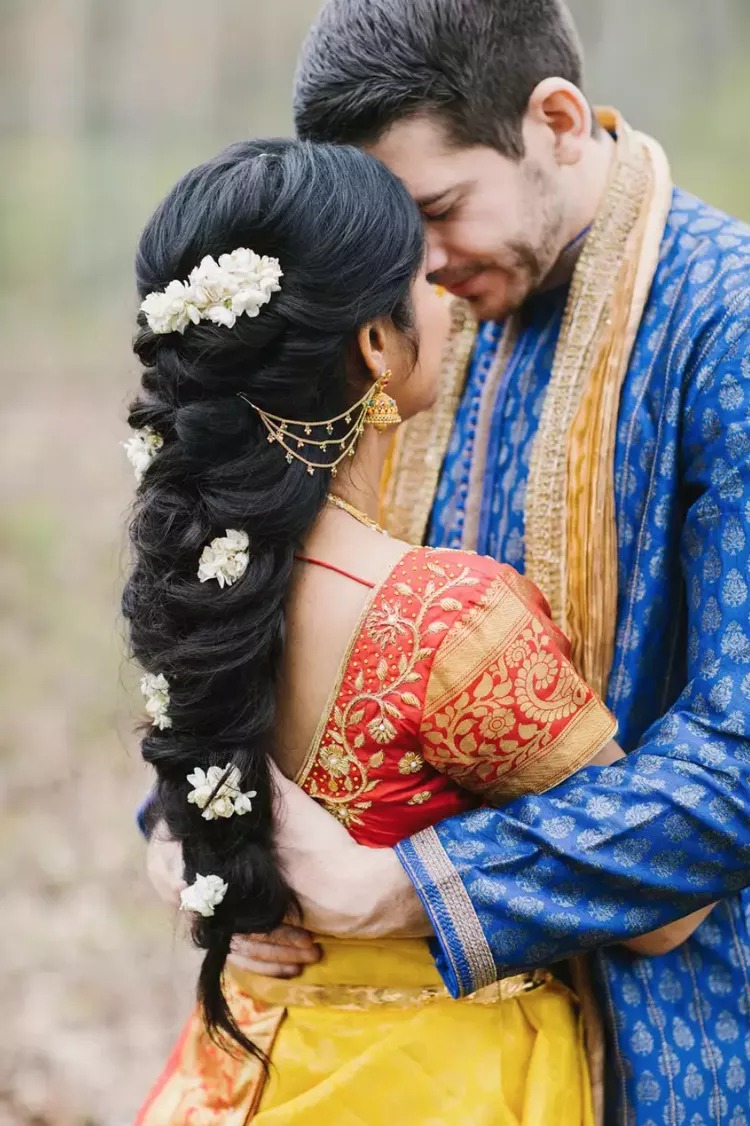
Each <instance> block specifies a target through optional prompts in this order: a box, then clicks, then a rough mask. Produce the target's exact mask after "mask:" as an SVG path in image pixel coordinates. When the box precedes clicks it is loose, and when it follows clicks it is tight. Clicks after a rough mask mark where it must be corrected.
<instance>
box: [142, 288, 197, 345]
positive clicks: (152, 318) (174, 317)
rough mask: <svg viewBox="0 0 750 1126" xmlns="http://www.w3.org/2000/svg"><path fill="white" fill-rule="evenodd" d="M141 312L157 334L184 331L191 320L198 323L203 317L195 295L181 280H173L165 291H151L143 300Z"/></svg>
mask: <svg viewBox="0 0 750 1126" xmlns="http://www.w3.org/2000/svg"><path fill="white" fill-rule="evenodd" d="M141 312H143V313H145V314H146V320H147V321H148V326H149V328H150V329H151V331H152V332H154V333H156V334H157V335H158V334H161V333H165V332H184V331H185V329H186V328H187V326H188V325H189V324H190V323H191V322H192V323H193V324H197V323H198V321H199V320H200V319H201V316H200V306H199V304H198V303H197V301H196V299H195V295H194V294H193V292H192V290H191V289H190V286H188V285H185V283H184V282H181V281H171V282H170V283H169V285H168V286H167V288H166V289H165V290H164V292H163V293H149V294H148V296H147V297H145V298H144V299H143V301H142V302H141Z"/></svg>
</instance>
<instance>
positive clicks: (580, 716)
mask: <svg viewBox="0 0 750 1126" xmlns="http://www.w3.org/2000/svg"><path fill="white" fill-rule="evenodd" d="M614 727H615V724H614V720H613V719H612V717H611V715H610V714H609V712H608V711H607V710H606V708H605V707H604V706H603V704H602V703H601V701H600V700H599V699H598V698H597V697H596V696H594V694H593V693H592V692H591V690H590V689H589V688H588V687H587V686H586V685H585V684H584V683H583V682H582V681H581V679H580V678H579V677H578V675H577V674H576V673H575V671H574V669H573V667H572V665H571V663H570V655H569V649H568V644H567V642H566V640H565V638H564V636H563V635H562V634H561V633H560V632H559V630H557V629H556V627H555V626H554V625H553V624H552V623H551V622H550V620H549V616H548V607H547V605H546V603H545V601H544V599H543V597H542V595H541V594H540V593H539V591H538V590H537V589H536V587H534V586H533V584H531V583H529V582H528V581H526V580H525V579H523V578H521V577H520V576H519V575H518V574H517V573H516V572H515V571H514V570H513V569H512V568H510V567H507V566H503V565H500V564H498V563H496V562H494V561H492V560H489V559H485V558H482V557H480V556H477V555H473V554H471V553H468V552H454V551H445V550H431V549H428V548H416V549H413V550H411V551H409V552H408V553H407V554H406V555H405V556H404V557H403V558H402V559H401V561H400V562H399V563H398V564H397V565H396V566H395V567H394V569H393V570H392V571H391V573H390V575H389V576H388V577H387V579H386V580H385V581H384V582H383V583H381V584H380V586H379V587H377V588H376V589H375V590H374V592H373V594H372V596H371V597H370V599H369V600H368V603H367V605H366V606H365V608H364V610H363V613H362V617H361V619H360V622H359V624H358V626H357V629H356V630H355V632H354V635H353V637H352V640H351V643H350V645H349V648H348V651H347V653H346V654H345V657H344V659H343V661H342V663H341V667H340V670H339V676H338V679H337V683H336V684H335V685H334V687H333V690H332V693H331V698H330V706H329V707H328V709H327V712H326V715H325V716H323V717H322V719H321V723H320V726H319V728H318V732H317V733H316V736H315V739H314V741H313V744H312V746H311V747H310V750H309V753H308V756H307V759H306V761H305V763H304V766H303V768H302V770H301V771H300V774H299V776H298V779H297V781H298V783H299V784H300V785H301V786H302V787H303V788H304V789H305V790H306V791H307V792H308V793H309V794H311V795H312V796H313V797H314V798H315V799H316V800H318V801H320V802H321V803H322V804H323V805H324V806H325V807H326V809H328V810H329V811H330V812H331V813H332V814H334V816H336V817H337V818H339V820H340V821H341V822H342V823H343V824H344V825H345V826H346V828H347V829H348V831H349V832H350V833H351V835H352V836H353V837H355V838H356V840H357V841H359V842H360V843H362V844H365V845H369V846H373V847H386V846H390V845H393V844H395V843H396V842H397V841H399V840H400V839H402V838H403V837H405V836H408V835H411V834H413V833H416V832H418V831H419V830H421V829H424V828H426V827H428V826H430V825H433V824H435V823H436V822H437V821H440V820H442V819H443V818H445V817H450V816H451V815H453V814H455V813H458V812H461V811H463V810H466V809H469V808H471V807H472V806H475V805H478V804H481V803H482V802H492V803H495V804H498V803H501V802H503V801H506V800H509V799H510V798H511V797H514V796H515V795H517V794H520V793H532V792H541V791H542V790H544V789H547V788H549V787H550V786H553V785H555V784H556V783H557V782H559V781H561V780H562V779H563V778H565V777H567V776H568V775H569V774H570V773H572V772H573V771H575V770H577V769H578V768H579V767H581V766H583V765H584V764H585V763H586V762H588V761H589V760H590V759H591V758H592V757H593V755H595V754H596V752H597V751H598V750H599V749H600V748H601V747H602V746H603V745H604V744H605V743H606V742H607V740H608V739H609V738H610V737H611V736H612V734H613V731H614ZM323 947H324V952H325V957H324V959H323V961H322V962H321V963H320V964H318V965H317V966H311V967H308V968H307V969H306V970H305V971H304V973H303V974H302V975H301V976H300V977H299V978H297V979H294V980H293V981H284V980H276V979H270V978H264V977H261V976H260V975H254V974H245V973H240V972H239V971H237V970H235V969H232V970H231V971H228V972H227V975H226V992H227V995H228V998H229V1001H230V1004H231V1006H232V1010H233V1012H234V1013H235V1016H236V1018H237V1020H238V1022H239V1023H240V1024H241V1026H242V1027H243V1029H244V1030H245V1031H246V1032H247V1034H248V1035H249V1036H250V1037H251V1039H252V1040H253V1041H254V1042H255V1043H257V1044H258V1045H259V1046H260V1047H261V1048H263V1050H264V1051H266V1052H267V1053H268V1054H269V1056H270V1058H271V1061H272V1064H273V1068H272V1070H271V1073H270V1078H269V1079H268V1081H266V1077H265V1073H264V1072H263V1070H262V1068H261V1067H260V1065H259V1064H258V1062H257V1061H256V1060H252V1059H248V1058H247V1057H240V1058H234V1057H232V1056H230V1055H229V1054H227V1053H224V1052H222V1050H221V1049H219V1048H217V1047H216V1046H215V1045H213V1044H212V1043H211V1041H210V1040H209V1039H208V1037H207V1035H206V1033H205V1030H204V1029H203V1027H202V1024H201V1021H200V1016H199V1014H198V1013H197V1012H196V1013H194V1014H193V1016H192V1017H191V1018H190V1020H189V1022H188V1025H187V1026H186V1028H185V1030H184V1032H183V1034H182V1037H181V1039H180V1042H179V1043H178V1045H177V1048H176V1049H175V1051H174V1052H173V1055H172V1057H171V1059H170V1061H169V1063H168V1065H167V1068H166V1070H165V1072H164V1073H163V1075H162V1077H161V1078H160V1080H159V1081H158V1083H157V1084H156V1086H155V1087H154V1089H153V1091H152V1092H151V1095H150V1096H149V1099H148V1101H147V1103H146V1105H145V1106H144V1107H143V1109H142V1111H141V1114H140V1115H139V1118H138V1120H137V1126H173V1124H174V1126H176V1124H178V1123H179V1124H185V1126H215V1124H216V1126H218V1124H222V1126H242V1124H244V1123H247V1122H249V1121H253V1122H257V1124H258V1126H282V1124H284V1126H286V1124H287V1123H299V1124H300V1126H305V1124H306V1123H309V1124H311V1126H312V1124H313V1123H317V1122H322V1121H341V1122H345V1121H346V1122H352V1123H362V1124H364V1123H368V1124H371V1126H378V1124H382V1126H390V1124H391V1123H392V1122H393V1121H399V1120H400V1121H409V1122H414V1123H418V1122H427V1121H430V1122H433V1121H434V1122H436V1123H437V1122H445V1123H450V1124H453V1123H459V1122H460V1123H466V1122H476V1123H485V1122H486V1123H500V1124H502V1126H517V1124H518V1123H525V1124H527V1126H531V1124H532V1123H533V1126H553V1124H554V1126H558V1123H559V1124H561V1126H590V1123H591V1122H592V1119H591V1107H590V1091H589V1085H588V1072H587V1067H586V1061H585V1054H584V1051H583V1046H582V1039H581V1034H580V1022H579V1017H578V1013H577V1009H576V1006H575V1002H574V1000H573V998H572V996H571V995H570V994H568V993H567V991H566V990H565V989H564V988H563V987H562V986H559V985H557V983H555V982H554V981H552V980H549V979H548V977H547V976H545V975H543V976H542V977H541V978H536V979H531V978H528V977H525V976H523V975H521V977H519V978H512V979H509V980H507V981H505V982H501V983H499V984H498V985H497V986H492V987H490V988H489V989H488V990H482V991H480V993H478V994H475V995H474V996H473V997H472V998H467V999H466V1000H464V1001H452V1000H451V999H450V998H449V997H448V994H447V992H446V990H445V988H444V986H443V985H442V982H441V980H440V978H439V975H438V973H437V970H436V969H435V966H434V964H433V961H432V958H431V956H430V953H429V949H428V946H427V943H426V942H424V941H423V940H420V939H409V940H390V941H388V940H386V941H381V942H372V943H365V942H359V943H357V942H342V941H336V940H332V939H324V940H323ZM398 1077H400V1078H398ZM394 1084H395V1087H394ZM451 1092H453V1094H455V1095H456V1098H455V1099H454V1103H455V1105H454V1103H451V1098H452V1097H453V1096H452V1094H451ZM394 1099H395V1101H394ZM451 1107H453V1109H451ZM398 1108H400V1111H399V1109H398ZM399 1113H401V1114H402V1117H401V1118H400V1119H399V1117H398V1115H399Z"/></svg>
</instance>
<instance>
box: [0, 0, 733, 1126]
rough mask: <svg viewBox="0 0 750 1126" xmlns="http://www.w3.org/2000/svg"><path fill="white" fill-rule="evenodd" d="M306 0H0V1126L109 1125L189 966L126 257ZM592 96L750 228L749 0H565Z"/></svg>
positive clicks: (147, 1068) (276, 106)
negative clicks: (133, 561) (145, 797)
mask: <svg viewBox="0 0 750 1126" xmlns="http://www.w3.org/2000/svg"><path fill="white" fill-rule="evenodd" d="M317 7H318V2H317V0H284V3H283V5H276V6H268V5H266V4H264V3H263V2H262V0H216V3H215V5H213V6H212V7H211V9H210V10H209V9H207V8H206V6H205V5H201V4H199V3H198V0H180V3H179V4H178V3H177V0H148V2H146V0H128V2H126V3H120V4H111V3H108V2H107V0H45V3H44V4H42V3H40V2H38V0H0V167H1V168H2V176H0V337H1V338H2V346H1V347H0V714H2V724H0V770H1V771H2V777H1V785H2V797H3V818H2V821H0V881H1V886H2V889H3V921H2V932H3V942H2V950H3V956H2V971H1V973H0V1126H126V1123H129V1122H130V1121H131V1120H132V1116H133V1112H134V1110H135V1108H136V1107H137V1105H138V1103H139V1101H140V1100H141V1099H142V1097H143V1094H144V1093H145V1091H146V1089H147V1087H148V1086H149V1084H150V1082H151V1081H152V1079H153V1078H154V1077H155V1075H156V1074H157V1072H158V1070H159V1069H160V1067H161V1065H162V1062H163V1061H164V1059H165V1057H166V1054H167V1052H168V1050H169V1048H170V1046H171V1044H172V1041H173V1039H174V1037H175V1035H176V1033H177V1030H178V1028H179V1025H180V1022H181V1020H182V1019H183V1016H184V1015H185V1014H186V1013H187V1010H188V1008H189V1006H190V1003H191V996H192V989H193V979H194V966H195V959H194V956H193V954H192V952H190V951H189V950H187V949H186V948H185V945H184V943H183V942H182V941H181V940H180V938H179V937H178V936H177V934H176V932H175V925H174V922H173V920H172V919H171V918H170V917H169V915H168V913H167V912H165V911H163V910H162V909H161V907H160V906H159V905H158V904H156V903H155V902H154V899H153V897H152V895H151V894H150V892H149V889H148V887H147V885H146V882H145V878H144V876H143V871H142V866H143V846H142V843H141V841H140V839H139V837H138V835H137V833H136V831H135V828H134V824H133V811H134V809H135V807H136V805H137V803H138V801H139V799H140V797H141V795H142V793H143V792H144V790H145V789H146V786H147V779H146V776H145V773H144V771H143V768H142V766H141V764H140V758H139V753H138V747H137V744H136V741H135V740H134V738H133V735H132V730H133V727H134V723H135V719H136V718H137V714H138V713H137V709H138V706H139V700H138V698H137V697H138V694H137V692H133V688H134V685H135V681H136V676H135V674H134V671H133V670H132V669H129V668H128V667H127V664H126V662H125V660H124V657H123V644H122V631H121V625H120V623H119V620H118V600H119V592H120V587H121V581H122V575H123V570H124V560H125V554H124V551H123V542H124V536H123V531H122V529H123V525H124V521H125V514H126V510H127V506H128V503H129V499H130V495H131V489H132V476H131V473H130V468H129V466H128V465H127V463H126V462H125V459H124V455H123V452H122V450H121V449H120V447H119V442H120V441H121V440H122V439H123V438H124V437H125V436H126V433H125V427H124V422H123V419H124V415H125V403H126V401H127V398H128V395H129V393H130V391H131V390H132V388H133V387H134V385H135V381H136V378H137V375H136V370H135V365H134V363H133V362H132V360H131V358H130V355H129V338H130V332H131V326H132V323H133V322H132V317H133V312H134V309H135V301H134V299H133V296H132V292H131V274H130V264H131V260H132V252H133V248H134V245H135V241H136V238H137V233H138V230H139V228H140V226H141V225H142V223H143V221H144V220H145V218H146V217H147V214H148V212H149V210H150V208H151V207H152V206H153V204H154V203H155V202H156V201H157V199H158V198H159V196H160V195H161V194H162V193H163V192H164V191H165V190H166V189H167V187H168V186H169V185H170V183H171V182H172V180H173V179H174V178H175V177H176V176H177V175H178V174H179V173H180V172H182V171H184V170H185V169H186V168H187V167H189V165H190V164H192V163H195V162H196V161H198V160H200V159H202V158H204V157H206V156H208V155H210V154H212V153H213V152H215V151H217V150H218V149H219V148H220V147H221V145H222V144H224V143H226V142H228V141H230V140H233V139H235V138H237V137H240V136H243V135H248V134H252V133H275V132H279V131H282V132H286V131H288V130H289V108H288V96H289V90H290V87H291V75H292V70H293V60H294V56H295V54H296V51H297V48H298V44H299V42H300V39H301V35H302V32H303V29H304V27H305V26H306V24H307V23H308V22H309V20H310V18H311V16H312V14H313V12H314V11H315V10H316V9H317ZM573 7H574V9H575V11H576V13H577V15H578V16H579V17H580V18H581V19H582V30H583V33H584V39H585V41H586V43H587V46H588V48H589V56H590V58H589V61H590V67H589V71H590V75H591V78H592V83H593V90H594V95H595V96H596V97H597V98H600V99H602V100H604V99H607V100H610V101H614V102H616V103H617V104H619V105H620V106H621V108H623V109H624V110H625V112H626V113H628V114H629V115H630V116H631V118H632V119H633V123H634V124H638V125H641V126H642V127H645V128H649V129H653V130H654V131H656V132H657V133H658V134H659V136H660V139H661V140H662V141H663V142H664V143H665V144H666V146H667V148H668V149H669V152H670V155H671V156H672V157H673V159H674V164H675V174H676V177H677V178H678V180H679V181H680V182H681V183H682V184H683V185H684V186H686V187H689V188H692V189H693V190H695V191H696V192H698V193H700V194H703V195H705V196H707V197H708V198H710V199H711V200H712V201H713V202H716V203H717V204H719V205H721V206H724V207H726V208H728V209H730V210H733V211H735V212H736V213H739V214H744V215H745V216H750V196H749V195H748V187H747V185H748V182H750V143H749V142H750V126H749V125H748V122H747V120H746V115H745V107H746V106H747V104H748V96H749V95H750V78H749V77H748V74H749V73H750V72H749V71H748V67H747V65H746V64H747V56H748V36H747V17H748V13H747V11H746V4H745V2H744V0H712V4H711V5H707V4H706V3H705V2H704V0H660V5H659V9H658V19H657V15H656V13H655V11H654V5H653V4H652V3H651V2H650V0H576V2H575V3H574V4H573Z"/></svg>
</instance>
